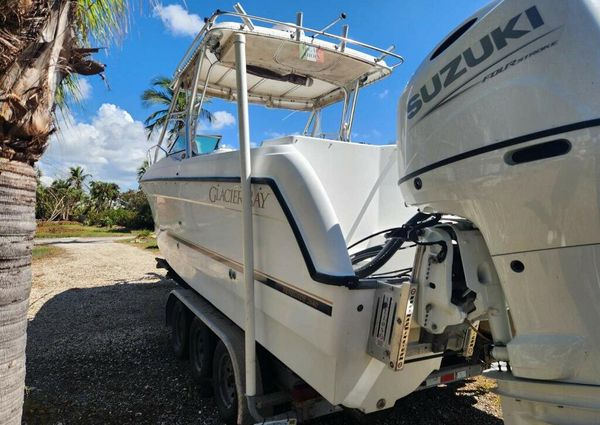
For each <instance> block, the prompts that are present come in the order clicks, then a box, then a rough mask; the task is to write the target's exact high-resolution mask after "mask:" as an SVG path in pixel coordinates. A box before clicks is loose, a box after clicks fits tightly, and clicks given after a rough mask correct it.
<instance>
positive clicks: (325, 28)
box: [312, 12, 348, 39]
mask: <svg viewBox="0 0 600 425" xmlns="http://www.w3.org/2000/svg"><path fill="white" fill-rule="evenodd" d="M347 16H348V15H346V14H345V13H344V12H342V13H340V16H338V17H337V18H335V19H334V20H333V21H331V22H330V23H329V24H328V25H325V26H324V27H323V29H321V30H320V31H318V32H317V33H316V34H314V35H313V36H312V38H313V39H315V38H317V37H318V36H319V35H321V34H323V33H324V32H325V31H327V30H328V29H329V28H331V27H332V26H334V25H335V24H337V23H338V22H340V21H341V20H343V19H346V17H347Z"/></svg>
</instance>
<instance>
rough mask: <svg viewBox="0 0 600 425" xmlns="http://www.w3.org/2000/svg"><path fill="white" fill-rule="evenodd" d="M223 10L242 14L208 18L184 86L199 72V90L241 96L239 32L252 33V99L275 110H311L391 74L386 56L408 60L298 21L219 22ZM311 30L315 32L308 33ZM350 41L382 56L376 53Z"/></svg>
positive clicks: (185, 66)
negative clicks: (236, 45)
mask: <svg viewBox="0 0 600 425" xmlns="http://www.w3.org/2000/svg"><path fill="white" fill-rule="evenodd" d="M221 14H225V15H234V16H240V15H239V14H235V13H231V12H217V13H216V14H215V15H213V17H211V18H210V19H208V20H207V23H206V24H205V26H204V28H203V29H202V31H201V32H200V34H199V35H198V37H197V38H196V40H195V42H194V44H192V47H190V50H189V51H188V54H187V55H186V57H185V58H184V61H182V65H181V66H180V68H179V69H178V70H177V72H176V74H175V84H177V83H179V84H180V85H181V89H183V90H186V91H189V90H191V89H192V86H193V81H194V79H195V75H196V72H197V71H199V78H198V84H197V90H198V93H202V92H203V91H205V95H206V96H208V97H218V98H223V99H228V100H235V98H236V73H235V54H234V50H235V49H234V39H235V34H236V33H244V34H245V35H246V62H247V73H248V101H249V102H251V103H258V104H262V105H266V106H269V107H275V108H285V109H294V110H307V111H311V110H314V109H318V108H322V107H324V106H327V105H330V104H332V103H335V102H338V101H340V100H342V99H344V98H345V97H346V96H347V95H348V93H349V91H350V90H352V89H353V88H354V86H355V85H356V83H357V82H358V83H359V84H360V86H361V87H363V86H365V85H368V84H370V83H373V82H375V81H377V80H380V79H382V78H385V77H387V76H388V75H390V74H391V72H392V69H393V66H388V65H387V64H386V63H385V61H384V60H383V57H385V56H387V55H391V56H393V57H395V58H397V59H399V63H401V60H402V58H401V57H400V56H398V55H395V54H393V53H391V51H386V50H382V49H377V48H374V47H372V46H368V45H366V44H364V43H359V42H356V41H352V40H349V39H347V38H345V37H339V36H332V35H331V34H326V33H324V32H318V31H314V30H310V29H308V28H303V27H301V26H298V25H292V24H284V23H278V22H277V21H271V20H266V19H264V18H256V17H251V18H252V19H259V20H263V21H267V22H269V23H274V26H273V27H272V28H266V27H259V26H255V25H253V24H252V21H250V20H249V18H250V17H249V16H248V15H245V14H244V15H241V16H242V19H243V20H244V22H245V23H236V22H223V23H214V20H216V17H217V16H220V15H221ZM310 32H312V33H313V36H308V35H306V33H310ZM314 33H316V34H317V35H325V36H327V37H330V38H336V39H338V40H339V43H333V42H330V41H325V40H321V39H318V38H316V37H315V36H314ZM346 44H357V45H359V46H361V47H364V48H367V49H372V50H374V51H375V52H379V53H382V55H381V56H378V57H375V56H370V55H369V54H366V53H363V52H361V51H358V50H355V49H352V48H347V47H346ZM399 63H398V64H399ZM394 66H395V65H394Z"/></svg>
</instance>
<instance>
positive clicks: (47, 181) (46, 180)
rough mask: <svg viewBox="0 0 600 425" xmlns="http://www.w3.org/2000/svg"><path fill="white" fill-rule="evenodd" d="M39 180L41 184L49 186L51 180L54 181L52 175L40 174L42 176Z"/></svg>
mask: <svg viewBox="0 0 600 425" xmlns="http://www.w3.org/2000/svg"><path fill="white" fill-rule="evenodd" d="M40 181H41V182H42V185H44V186H50V185H51V184H52V182H53V181H54V179H53V178H52V177H48V176H42V177H40Z"/></svg>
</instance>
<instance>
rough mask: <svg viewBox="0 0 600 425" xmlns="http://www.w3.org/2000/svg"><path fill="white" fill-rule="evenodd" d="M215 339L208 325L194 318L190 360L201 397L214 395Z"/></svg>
mask: <svg viewBox="0 0 600 425" xmlns="http://www.w3.org/2000/svg"><path fill="white" fill-rule="evenodd" d="M214 342H215V337H214V335H213V333H212V332H211V330H210V329H209V328H208V326H206V324H205V323H204V322H203V321H202V320H200V319H199V318H198V317H194V320H192V325H191V326H190V334H189V359H190V367H191V368H192V378H193V379H194V381H195V382H196V383H198V384H200V395H201V396H203V397H210V396H211V395H212V386H211V382H210V381H211V378H212V366H213V365H212V359H213V353H214V348H215V343H214Z"/></svg>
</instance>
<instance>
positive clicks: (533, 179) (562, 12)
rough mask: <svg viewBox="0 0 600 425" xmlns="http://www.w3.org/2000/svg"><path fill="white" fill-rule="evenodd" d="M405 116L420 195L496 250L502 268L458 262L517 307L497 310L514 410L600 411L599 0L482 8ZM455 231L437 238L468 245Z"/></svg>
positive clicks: (414, 94) (452, 39) (416, 86)
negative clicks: (489, 282) (467, 225)
mask: <svg viewBox="0 0 600 425" xmlns="http://www.w3.org/2000/svg"><path fill="white" fill-rule="evenodd" d="M398 119H399V141H398V143H399V147H400V152H401V153H400V156H401V157H400V161H399V163H400V176H401V178H400V182H399V183H400V187H401V190H402V193H403V194H404V196H405V198H406V199H407V202H408V203H409V204H410V205H412V206H416V207H418V208H420V210H421V211H423V212H430V213H436V214H444V215H452V216H458V217H461V218H462V220H464V222H466V223H470V225H471V226H472V227H471V231H472V232H476V233H477V234H479V235H480V236H481V243H482V244H483V246H484V249H483V250H481V249H478V250H477V251H480V252H484V251H486V250H487V251H486V252H489V256H490V258H491V260H490V262H489V263H490V264H488V265H490V268H485V267H484V266H483V263H478V262H477V261H466V260H465V258H466V257H465V256H464V255H462V256H457V255H455V256H454V260H453V261H461V260H460V259H461V258H462V267H463V268H464V274H465V276H468V275H472V276H474V279H475V280H477V279H479V284H480V286H479V292H478V291H477V290H476V291H475V292H476V293H477V297H478V298H475V305H477V302H478V300H479V302H480V303H483V304H486V305H487V307H486V306H485V305H484V306H483V308H484V309H485V310H486V311H487V314H489V315H490V317H492V316H494V315H500V316H502V315H503V314H505V313H506V312H505V311H498V310H499V309H498V308H497V305H498V300H500V301H501V304H500V305H506V307H507V309H508V314H509V316H510V319H511V320H510V324H509V325H507V324H506V320H505V319H502V318H501V319H502V320H500V321H499V322H498V323H497V326H495V327H494V326H492V320H490V326H491V332H492V336H493V339H494V346H493V349H492V350H491V354H492V357H494V358H495V359H496V360H501V361H506V362H507V363H508V365H509V369H508V370H509V372H504V373H495V375H494V377H495V378H497V379H498V383H499V388H498V392H499V393H500V395H501V396H502V404H503V410H504V418H505V422H506V423H507V424H533V423H535V424H569V425H573V424H584V423H585V424H590V423H595V424H597V423H600V2H598V1H592V0H572V1H564V0H537V1H532V0H505V1H499V2H494V3H492V4H490V5H489V6H487V7H485V8H483V9H482V10H480V11H479V12H478V13H476V14H475V15H473V16H472V17H470V18H469V19H467V20H466V21H465V22H464V23H463V24H462V25H461V26H460V27H459V28H458V29H457V30H456V31H454V32H453V33H452V34H450V35H449V36H448V37H447V38H446V39H445V40H444V41H442V43H440V44H439V45H438V46H437V47H436V48H435V50H434V51H433V52H432V53H431V54H430V55H429V56H428V57H427V58H426V59H425V61H424V63H423V64H422V65H421V66H420V68H419V69H418V70H417V72H416V73H415V75H414V76H413V78H412V79H411V81H410V82H409V84H408V86H407V88H406V90H405V92H404V94H403V96H402V99H401V102H400V107H399V117H398ZM440 226H442V225H441V224H440ZM463 228H464V226H463ZM448 229H449V228H448V227H446V228H443V226H442V227H440V228H439V229H438V230H436V232H437V233H438V236H435V235H433V233H431V232H430V233H431V234H430V235H429V237H430V240H429V243H430V244H431V243H432V242H435V241H432V240H431V238H435V237H437V238H442V236H439V234H441V232H446V233H445V234H446V235H447V236H444V237H447V238H448V241H449V240H452V241H453V242H452V243H453V245H454V247H455V248H454V249H455V250H460V251H463V250H464V251H465V252H466V251H468V248H469V245H468V243H469V240H468V239H465V238H462V239H461V237H457V236H456V235H454V234H453V231H451V230H448ZM423 261H425V260H424V257H423V256H420V257H419V256H418V257H417V260H416V262H417V263H419V262H423ZM428 261H429V263H428V265H427V264H415V270H418V269H419V267H420V268H421V269H422V268H423V267H425V266H428V267H429V266H431V264H433V263H435V261H434V262H433V263H432V260H431V258H429V260H428ZM486 276H487V277H486ZM490 276H491V277H492V278H494V276H496V277H497V278H498V280H499V283H500V286H499V288H501V290H500V291H495V292H494V293H493V294H491V293H488V294H487V295H486V296H485V297H483V298H486V297H487V298H486V299H483V300H482V294H483V292H482V291H483V289H482V288H485V287H486V281H487V280H488V278H489V277H490ZM425 278H427V276H425ZM492 280H493V279H492ZM438 286H439V285H438ZM473 288H474V287H473ZM434 290H435V289H432V290H431V291H434ZM419 291H420V292H419V294H418V296H417V297H419V296H431V295H428V293H427V292H423V293H422V292H421V289H419ZM455 292H456V291H454V293H455ZM454 293H453V295H452V297H453V298H454V297H455V295H454ZM492 298H493V299H495V301H496V307H495V308H491V307H489V306H490V305H491V304H493V299H492ZM452 303H454V304H456V303H455V302H454V301H452ZM483 304H482V305H483ZM436 308H437V307H436V305H435V304H432V303H429V304H427V313H426V314H425V313H424V312H421V316H423V321H426V320H429V317H430V316H428V315H429V314H430V313H432V314H433V313H435V312H436V310H435V309H436ZM500 310H503V308H502V307H501V308H500ZM440 317H442V316H440Z"/></svg>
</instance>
